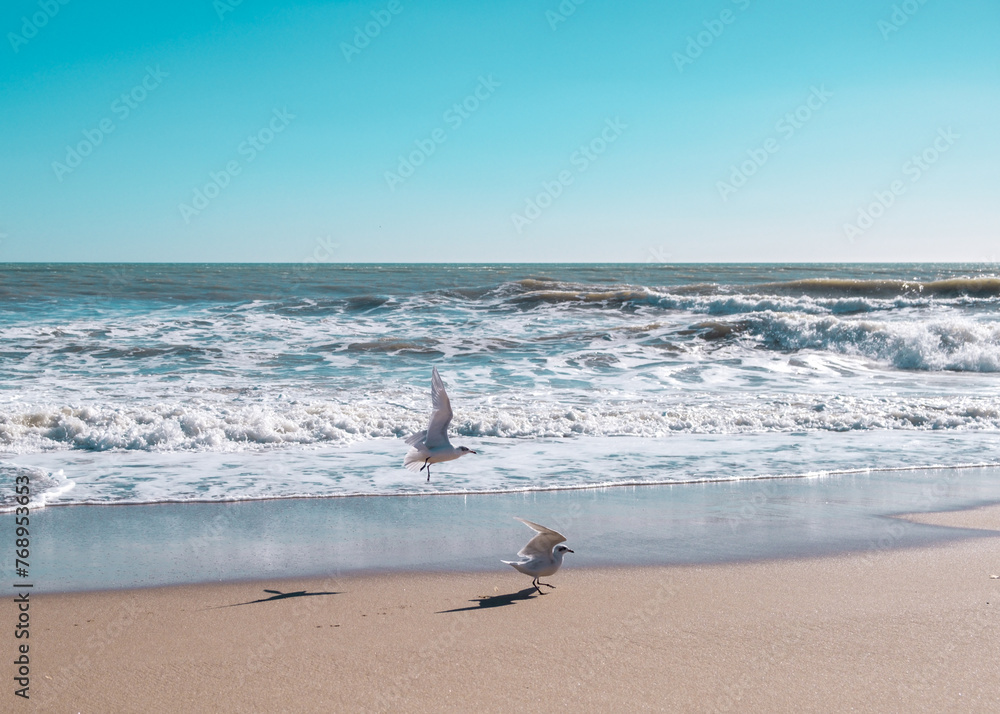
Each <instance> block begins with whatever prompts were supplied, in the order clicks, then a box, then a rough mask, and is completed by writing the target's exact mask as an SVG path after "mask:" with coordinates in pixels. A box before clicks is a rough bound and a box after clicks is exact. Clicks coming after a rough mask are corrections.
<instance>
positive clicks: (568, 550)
mask: <svg viewBox="0 0 1000 714" xmlns="http://www.w3.org/2000/svg"><path fill="white" fill-rule="evenodd" d="M566 552H567V553H573V552H575V551H572V550H570V549H569V548H567V549H566Z"/></svg>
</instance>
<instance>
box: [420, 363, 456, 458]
mask: <svg viewBox="0 0 1000 714" xmlns="http://www.w3.org/2000/svg"><path fill="white" fill-rule="evenodd" d="M431 406H433V407H434V413H433V414H431V421H430V423H429V424H428V425H427V436H425V437H424V444H425V445H426V446H427V448H428V449H436V448H437V447H439V446H451V442H449V441H448V425H449V424H450V423H451V400H450V399H448V393H447V392H446V391H444V382H442V381H441V375H440V374H438V371H437V367H435V368H434V370H433V371H432V372H431Z"/></svg>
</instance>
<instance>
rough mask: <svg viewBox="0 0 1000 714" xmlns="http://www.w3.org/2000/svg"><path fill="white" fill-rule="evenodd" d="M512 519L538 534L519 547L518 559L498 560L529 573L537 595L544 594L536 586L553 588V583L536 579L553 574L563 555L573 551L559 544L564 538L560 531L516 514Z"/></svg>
mask: <svg viewBox="0 0 1000 714" xmlns="http://www.w3.org/2000/svg"><path fill="white" fill-rule="evenodd" d="M514 520H515V521H521V523H523V524H524V525H526V526H528V528H530V529H531V530H533V531H535V532H536V533H538V535H536V536H535V537H534V538H532V539H531V540H529V541H528V545H526V546H524V547H523V548H521V551H520V552H519V553H518V554H517V555H518V557H520V558H521V559H520V560H501V561H500V562H501V563H506V564H507V565H509V566H511V567H512V568H514V570H517V571H519V572H521V573H524V574H525V575H530V576H531V577H532V578H533V580H532V581H531V584H532V585H534V586H535V590H537V591H538V594H539V595H544V594H545V593H543V592H542V589H541V588H540V587H538V586H539V585H544V586H545V587H548V588H554V587H555V585H549V584H548V583H542V582H539V580H538V579H539V578H540V577H542V576H543V575H552V574H554V573H555V572H556V571H557V570H559V566H560V565H562V561H563V556H564V555H566V554H567V553H572V552H573V551H572V550H570V549H569V548H567V547H566V546H564V545H559V544H560V543H562V542H563V541H565V540H566V536H564V535H563V534H562V533H557V532H555V531H554V530H550V529H549V528H546V527H545V526H540V525H538V524H537V523H532V522H531V521H526V520H524V519H523V518H517V517H516V516H515V518H514Z"/></svg>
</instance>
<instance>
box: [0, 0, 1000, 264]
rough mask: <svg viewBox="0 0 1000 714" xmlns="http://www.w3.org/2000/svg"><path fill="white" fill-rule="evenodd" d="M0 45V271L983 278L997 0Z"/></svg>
mask: <svg viewBox="0 0 1000 714" xmlns="http://www.w3.org/2000/svg"><path fill="white" fill-rule="evenodd" d="M560 8H563V10H567V9H574V11H573V12H572V13H571V14H569V13H565V14H560ZM394 11H395V12H394ZM894 13H895V15H894ZM26 20H27V21H26ZM379 20H381V24H379ZM903 20H905V22H903ZM366 23H373V24H369V25H368V29H369V34H374V35H375V36H374V37H373V38H370V37H367V36H364V35H362V36H360V37H359V38H358V40H357V41H356V40H355V36H356V30H355V28H361V32H362V33H364V29H365V25H366ZM383 25H384V26H383ZM376 29H377V34H376ZM0 30H2V32H3V35H4V38H3V39H2V42H0V115H2V117H3V118H2V126H3V133H2V136H0V166H2V172H0V261H226V262H253V261H293V262H297V261H301V260H304V259H306V258H309V257H315V258H317V259H320V260H336V261H350V262H357V261H372V262H381V261H404V262H409V261H559V262H576V261H629V262H631V261H635V262H642V261H645V260H668V261H871V260H879V261H909V260H991V261H997V260H1000V241H998V237H1000V236H998V228H1000V200H998V199H1000V191H998V188H1000V170H998V166H1000V134H998V131H997V129H998V127H1000V42H998V40H997V38H998V37H1000V4H998V3H997V2H995V0H948V1H947V2H946V1H945V0H924V1H923V2H921V1H920V0H907V2H891V1H889V0H886V1H884V2H883V1H879V0H863V1H862V0H844V1H843V2H836V3H818V2H801V1H799V2H793V1H791V0H786V1H780V0H772V1H770V2H763V1H761V0H715V1H712V2H683V1H679V2H662V0H661V1H659V2H628V3H611V2H598V1H597V0H587V1H586V2H583V3H582V4H580V5H579V6H575V5H574V4H573V3H572V0H566V1H565V2H563V3H562V4H560V2H558V0H530V1H527V0H525V1H520V0H517V1H513V0H512V1H507V2H499V3H498V2H493V3H457V2H431V1H427V0H425V1H424V2H419V3H417V2H411V1H409V0H394V1H393V2H312V3H309V2H296V3H265V2H262V1H261V0H242V2H240V3H239V4H234V0H217V2H215V3H213V2H212V0H178V2H174V3H111V2H107V1H106V0H68V2H66V4H65V5H63V4H60V3H59V1H58V0H41V1H40V2H39V0H35V1H34V2H32V1H29V0H9V1H8V2H6V3H4V4H3V9H2V10H0ZM699 33H701V34H700V35H699ZM366 40H367V42H365V41H366ZM699 40H700V44H699ZM144 83H145V86H143V85H144ZM476 92H478V93H479V96H478V97H477V96H476ZM123 95H124V99H123ZM463 103H464V105H465V107H464V108H461V105H463ZM456 104H458V105H459V107H460V110H459V111H457V110H456V109H455V108H454V105H456ZM796 112H798V118H796ZM786 115H791V119H786V118H785V117H786ZM102 126H103V127H104V128H105V129H106V128H110V129H111V132H110V133H106V132H105V131H103V130H102ZM251 138H252V141H250V139H251ZM98 139H99V140H100V141H99V143H98ZM254 143H256V147H255V146H254ZM68 147H69V149H68ZM431 147H433V152H431V151H430V148H431ZM581 147H584V150H583V151H581ZM414 152H416V154H414ZM83 154H87V155H83ZM411 154H414V157H415V161H416V162H419V164H420V165H419V166H415V167H409V166H408V165H407V164H405V163H404V165H402V166H400V157H407V156H409V155H411ZM914 156H916V157H917V162H916V163H915V162H914V160H913V157H914ZM755 157H756V160H755ZM765 158H766V161H764V160H763V159H765ZM747 162H749V163H747ZM758 164H759V165H758ZM734 167H735V170H736V175H735V176H734V175H733V173H734ZM230 168H231V169H233V172H232V174H230V173H229V172H228V171H227V169H230ZM411 168H412V172H411V171H410V169H411ZM213 175H214V176H215V179H213ZM213 181H214V184H213V183H212V182H213ZM221 184H225V185H224V186H222V187H221V188H219V187H218V185H221ZM206 185H208V186H207V187H206ZM893 187H895V189H896V190H895V191H894V190H893ZM196 189H197V190H200V191H202V192H203V193H205V192H207V193H208V194H212V196H211V197H210V198H207V199H204V200H203V199H198V198H197V197H196V193H195V192H196ZM553 196H554V197H553ZM879 196H880V197H881V203H882V204H888V205H887V207H884V206H882V205H878V202H879V200H880V199H879ZM529 200H531V201H533V202H535V203H536V204H538V203H540V204H543V206H542V207H541V208H539V209H538V210H535V209H534V208H531V207H529V203H528V202H529ZM873 202H875V203H876V205H875V206H874V207H873V206H871V204H872V203H873ZM861 209H865V211H866V213H867V214H868V215H869V218H870V220H867V219H865V218H864V217H863V216H862V215H861V214H859V210H861ZM194 211H197V213H195V212H194ZM872 214H878V215H875V216H873V215H872ZM845 224H850V225H845ZM850 226H854V228H851V227H850ZM331 244H332V245H335V247H334V248H333V249H332V250H329V249H328V248H326V247H325V246H327V245H331Z"/></svg>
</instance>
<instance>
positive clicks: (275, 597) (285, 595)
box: [205, 589, 343, 610]
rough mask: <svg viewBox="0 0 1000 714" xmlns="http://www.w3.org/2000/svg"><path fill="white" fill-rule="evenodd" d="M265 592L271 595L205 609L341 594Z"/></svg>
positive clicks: (298, 591)
mask: <svg viewBox="0 0 1000 714" xmlns="http://www.w3.org/2000/svg"><path fill="white" fill-rule="evenodd" d="M264 592H266V593H272V594H271V597H262V598H260V599H259V600H250V601H248V602H237V603H233V604H232V605H217V606H216V607H207V608H205V609H206V610H219V609H221V608H224V607H239V606H240V605H253V604H255V603H258V602H274V601H275V600H287V599H288V598H292V597H315V596H317V595H342V594H343V593H339V592H317V593H310V592H306V591H305V590H297V591H295V592H293V593H283V592H281V591H280V590H266V589H265V590H264Z"/></svg>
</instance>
